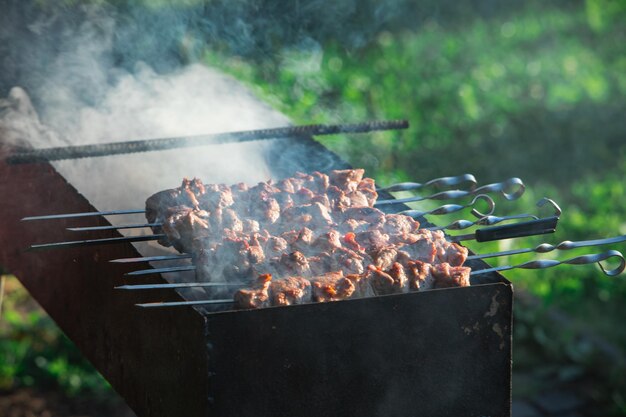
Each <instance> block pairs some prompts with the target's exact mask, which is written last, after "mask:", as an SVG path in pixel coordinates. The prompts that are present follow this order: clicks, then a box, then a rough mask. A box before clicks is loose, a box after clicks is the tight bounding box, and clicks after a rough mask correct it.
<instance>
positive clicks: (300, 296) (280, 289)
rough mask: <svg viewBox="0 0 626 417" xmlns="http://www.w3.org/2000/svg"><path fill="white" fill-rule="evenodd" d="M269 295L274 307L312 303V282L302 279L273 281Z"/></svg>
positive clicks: (290, 278)
mask: <svg viewBox="0 0 626 417" xmlns="http://www.w3.org/2000/svg"><path fill="white" fill-rule="evenodd" d="M269 294H270V301H271V304H272V305H274V306H288V305H292V304H304V303H308V302H310V301H311V282H310V281H309V280H308V279H306V278H302V277H287V278H285V279H280V280H277V281H272V283H271V284H270V287H269Z"/></svg>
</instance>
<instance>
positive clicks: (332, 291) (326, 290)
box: [311, 271, 355, 303]
mask: <svg viewBox="0 0 626 417" xmlns="http://www.w3.org/2000/svg"><path fill="white" fill-rule="evenodd" d="M311 288H312V292H313V297H312V299H313V301H316V302H320V303H325V302H328V301H337V300H345V299H347V298H350V297H351V296H352V294H353V293H354V291H355V286H354V283H353V282H352V281H350V280H349V279H347V278H346V277H344V275H343V273H342V272H341V271H339V272H328V273H326V274H324V275H318V276H316V277H313V278H311Z"/></svg>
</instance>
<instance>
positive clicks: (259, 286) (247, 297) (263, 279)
mask: <svg viewBox="0 0 626 417" xmlns="http://www.w3.org/2000/svg"><path fill="white" fill-rule="evenodd" d="M271 282H272V275H270V274H264V275H261V276H259V277H258V278H257V280H256V281H255V282H254V284H253V285H251V286H250V287H249V288H241V289H239V290H237V292H235V296H234V299H235V306H236V307H237V308H240V309H251V308H262V307H269V305H270V296H269V288H270V285H271Z"/></svg>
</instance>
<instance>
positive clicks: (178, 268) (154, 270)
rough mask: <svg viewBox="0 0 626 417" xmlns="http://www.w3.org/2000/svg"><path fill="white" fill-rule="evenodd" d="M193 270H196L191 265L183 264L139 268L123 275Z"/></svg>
mask: <svg viewBox="0 0 626 417" xmlns="http://www.w3.org/2000/svg"><path fill="white" fill-rule="evenodd" d="M195 270H196V267H195V266H193V265H183V266H170V267H167V268H152V269H141V270H138V271H132V272H127V273H125V274H124V275H128V276H137V275H152V274H166V273H168V272H183V271H195Z"/></svg>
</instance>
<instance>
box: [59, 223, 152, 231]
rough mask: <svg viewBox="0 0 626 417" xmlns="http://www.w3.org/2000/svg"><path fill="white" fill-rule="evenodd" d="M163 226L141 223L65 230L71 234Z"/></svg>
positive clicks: (68, 228)
mask: <svg viewBox="0 0 626 417" xmlns="http://www.w3.org/2000/svg"><path fill="white" fill-rule="evenodd" d="M157 226H161V223H141V224H122V225H119V226H115V225H109V226H88V227H67V228H66V229H65V230H69V231H70V232H94V231H100V230H121V229H143V228H147V227H157Z"/></svg>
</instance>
